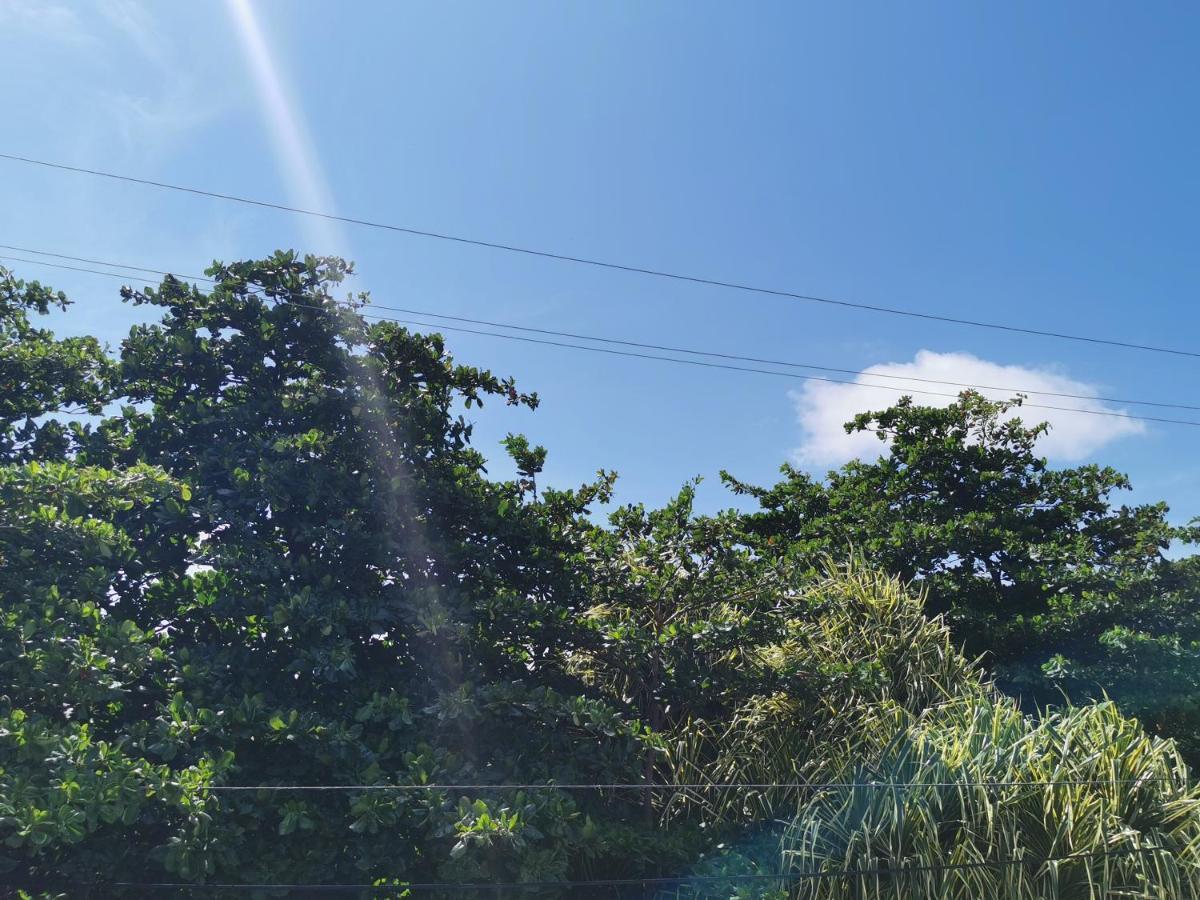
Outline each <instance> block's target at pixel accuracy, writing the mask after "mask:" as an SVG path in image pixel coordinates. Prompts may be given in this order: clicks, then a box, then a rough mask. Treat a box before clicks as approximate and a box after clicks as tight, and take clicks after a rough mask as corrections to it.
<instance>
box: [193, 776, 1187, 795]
mask: <svg viewBox="0 0 1200 900" xmlns="http://www.w3.org/2000/svg"><path fill="white" fill-rule="evenodd" d="M1168 780H1169V779H1166V778H1126V779H1120V778H1081V779H1064V780H1062V781H930V782H920V783H917V782H911V783H910V782H894V781H824V782H821V781H795V782H762V783H754V782H697V783H693V784H651V783H647V782H632V783H622V782H618V783H611V784H606V783H604V782H595V783H592V782H573V783H572V782H564V783H562V784H554V783H549V782H531V783H526V784H221V785H208V786H206V787H204V788H202V790H206V791H314V792H321V791H399V792H402V793H403V792H419V791H531V790H560V791H585V790H600V791H672V790H675V791H682V790H689V791H690V790H810V791H813V790H858V789H869V790H896V789H902V788H939V789H940V788H966V787H987V788H1008V787H1036V788H1044V787H1083V786H1096V785H1131V784H1134V785H1137V784H1159V783H1161V782H1164V781H1168Z"/></svg>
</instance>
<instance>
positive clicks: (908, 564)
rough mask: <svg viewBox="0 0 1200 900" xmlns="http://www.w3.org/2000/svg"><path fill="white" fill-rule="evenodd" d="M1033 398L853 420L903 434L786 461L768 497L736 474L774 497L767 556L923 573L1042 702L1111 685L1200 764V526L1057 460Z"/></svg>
mask: <svg viewBox="0 0 1200 900" xmlns="http://www.w3.org/2000/svg"><path fill="white" fill-rule="evenodd" d="M1019 402H1020V401H1019V400H1018V401H1016V402H1012V403H994V402H991V401H988V400H986V399H985V398H983V397H981V396H980V395H978V394H976V393H972V392H964V393H963V394H962V395H961V397H960V398H959V400H958V401H957V402H956V403H954V404H952V405H950V406H947V407H944V408H931V407H923V406H918V405H916V404H914V403H913V402H912V400H911V399H910V398H904V399H903V400H901V401H900V402H899V403H897V404H896V405H895V406H893V407H891V408H889V409H886V410H883V411H881V412H869V413H864V414H862V415H860V416H858V417H857V418H855V420H854V421H853V422H850V423H849V424H847V426H846V428H847V431H869V432H873V433H875V434H876V435H878V436H879V437H880V438H881V440H886V441H888V445H887V447H886V449H885V452H884V454H883V455H882V456H881V457H880V458H878V459H877V460H876V461H873V462H867V461H854V462H850V463H848V464H846V465H845V466H844V467H842V468H841V469H839V470H837V471H833V472H830V473H829V474H828V476H827V477H826V478H825V479H824V480H819V479H816V478H813V477H812V476H810V475H808V474H806V473H804V472H802V471H799V470H797V469H795V468H793V467H791V466H785V467H784V478H783V480H782V481H781V482H780V483H779V484H777V485H775V486H774V487H770V488H760V487H754V486H750V485H747V484H745V483H743V482H740V481H738V480H736V479H735V478H732V477H731V476H729V475H725V478H726V480H727V482H728V483H729V484H730V485H731V486H732V487H733V489H734V490H735V491H737V492H738V493H741V494H746V495H749V496H751V497H753V498H754V499H756V500H757V501H758V503H759V504H760V507H761V508H760V510H758V511H756V512H754V513H751V514H749V515H747V516H746V517H745V520H744V523H745V528H746V531H747V534H748V536H749V540H750V541H751V542H752V543H753V544H754V545H755V546H757V547H759V548H764V549H765V548H768V547H770V548H774V549H779V548H782V547H785V546H786V548H787V551H788V552H789V553H790V554H792V555H793V556H795V557H797V558H799V559H801V560H804V559H809V560H811V559H815V558H816V557H817V556H818V555H820V554H824V553H833V554H835V555H839V556H840V555H844V554H845V553H846V552H848V551H850V550H851V549H853V550H854V552H857V553H860V554H862V556H863V557H864V558H865V559H866V560H867V561H868V562H870V563H871V564H873V565H877V566H879V567H881V568H883V569H884V570H885V571H888V572H891V573H894V574H896V575H898V576H899V577H901V578H903V579H905V580H910V579H916V580H917V581H918V583H919V585H920V587H921V589H922V590H923V591H924V592H925V596H926V608H927V610H928V611H929V612H930V613H935V614H945V615H946V617H947V621H948V622H949V624H950V626H951V628H952V631H953V634H954V636H955V638H956V639H957V640H958V641H959V642H961V644H962V645H963V646H964V647H965V650H966V652H967V653H968V654H969V655H971V656H976V655H978V656H982V657H983V660H984V662H985V665H987V667H988V668H989V669H990V670H991V671H992V672H993V673H994V676H995V677H996V679H997V682H998V683H999V685H1000V686H1001V687H1002V688H1004V689H1005V690H1006V691H1009V692H1011V693H1013V694H1016V695H1018V696H1020V697H1021V698H1022V699H1023V701H1024V702H1025V703H1026V704H1027V705H1030V706H1032V705H1034V704H1049V703H1055V702H1061V701H1062V699H1063V692H1064V691H1065V692H1066V694H1067V696H1069V697H1070V698H1071V699H1072V700H1074V701H1076V702H1085V701H1087V700H1089V699H1094V698H1096V697H1098V696H1100V694H1101V693H1102V692H1107V693H1108V694H1109V695H1110V696H1112V697H1113V698H1114V699H1115V700H1117V701H1118V702H1119V703H1120V705H1121V708H1122V709H1123V710H1124V711H1125V712H1126V713H1128V714H1131V715H1137V716H1138V717H1140V718H1141V719H1142V721H1143V722H1144V723H1145V724H1146V726H1147V727H1149V728H1150V729H1151V730H1152V731H1153V732H1154V733H1156V734H1161V735H1169V736H1171V737H1174V738H1176V739H1177V740H1179V741H1180V742H1181V744H1182V745H1183V746H1184V747H1185V748H1186V749H1187V750H1188V752H1189V754H1190V755H1191V756H1192V758H1193V759H1194V760H1198V759H1200V707H1198V704H1200V643H1198V642H1200V567H1198V566H1197V560H1196V558H1195V557H1190V558H1187V559H1183V560H1175V559H1172V558H1170V557H1169V556H1168V555H1167V551H1168V549H1169V548H1170V547H1172V546H1177V545H1183V544H1187V543H1193V542H1195V541H1197V539H1198V538H1200V528H1197V527H1195V526H1190V527H1180V526H1175V525H1172V524H1171V523H1170V522H1169V521H1168V519H1167V513H1168V509H1167V506H1166V504H1164V503H1157V504H1145V505H1138V506H1128V505H1118V504H1117V502H1116V498H1115V494H1116V492H1118V491H1120V490H1124V489H1127V488H1128V487H1129V481H1128V479H1127V478H1126V477H1125V476H1124V475H1122V474H1121V473H1119V472H1117V471H1115V470H1113V469H1111V468H1107V467H1100V466H1095V465H1085V466H1079V467H1076V468H1066V469H1055V468H1052V467H1050V466H1049V465H1048V464H1047V462H1046V460H1045V459H1043V458H1042V457H1041V456H1039V454H1038V453H1037V450H1036V446H1035V445H1036V441H1037V439H1038V438H1039V437H1040V436H1041V435H1042V434H1043V433H1044V432H1045V431H1046V429H1047V427H1048V426H1047V425H1045V424H1039V425H1034V426H1028V425H1025V424H1024V423H1023V422H1022V421H1021V420H1020V419H1019V418H1016V417H1015V414H1016V413H1017V412H1018V411H1019Z"/></svg>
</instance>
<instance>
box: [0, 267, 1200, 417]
mask: <svg viewBox="0 0 1200 900" xmlns="http://www.w3.org/2000/svg"><path fill="white" fill-rule="evenodd" d="M0 249H6V250H16V251H20V252H22V253H34V254H38V255H42V256H50V257H54V258H56V259H68V260H73V261H75V262H81V263H90V264H94V265H103V266H111V267H115V268H121V269H130V270H133V271H137V272H145V273H150V274H155V275H161V276H168V275H170V276H172V277H176V278H181V279H184V280H188V281H200V282H205V283H208V284H216V283H217V281H216V279H213V278H210V277H208V276H204V275H179V274H175V273H171V272H168V271H166V270H163V269H151V268H147V267H145V266H134V265H128V264H126V263H119V262H112V261H109V260H98V259H91V258H88V257H82V256H71V255H69V254H65V253H54V252H51V251H48V250H36V249H33V248H29V247H18V246H15V245H12V244H0ZM0 259H3V260H10V261H15V262H25V263H32V264H33V265H42V266H51V267H54V268H61V269H67V270H70V271H76V272H87V273H90V274H93V275H104V276H108V277H111V278H121V279H125V278H128V277H129V276H128V275H125V274H122V273H118V272H105V271H99V270H97V269H91V268H84V267H80V266H71V265H65V264H62V263H52V262H46V261H45V260H38V259H28V258H22V257H16V256H3V255H0ZM368 309H382V310H388V311H393V312H400V313H406V314H411V315H421V316H429V317H431V318H436V319H444V320H447V321H452V322H467V323H470V324H474V325H484V326H490V327H493V328H507V329H511V330H514V331H522V332H526V333H531V334H543V335H552V336H556V337H565V338H574V339H577V340H586V341H594V342H597V343H603V344H610V345H617V346H624V347H636V348H641V349H647V350H660V351H664V352H669V353H686V354H689V355H692V356H706V357H712V358H716V359H726V360H736V361H741V362H752V363H762V364H765V365H775V366H786V367H789V368H796V369H807V370H810V371H819V372H833V373H837V374H844V375H852V376H855V377H856V378H876V379H888V380H892V381H902V382H918V383H923V384H935V385H944V386H948V387H958V388H966V389H970V390H978V391H1003V392H1007V393H1010V394H1026V395H1036V396H1043V397H1061V398H1065V399H1073V400H1089V401H1093V402H1103V403H1127V404H1130V405H1137V406H1153V407H1159V408H1163V409H1185V410H1200V406H1197V405H1193V404H1186V403H1169V402H1166V401H1160V400H1137V399H1129V398H1120V397H1104V396H1096V395H1092V394H1074V393H1067V392H1062V391H1044V390H1037V389H1033V388H1018V387H1004V386H998V385H987V384H973V383H970V382H961V381H946V380H942V379H936V378H923V377H919V376H909V375H891V374H886V373H880V372H868V371H865V370H858V369H845V368H837V367H833V366H821V365H816V364H813V363H800V362H793V361H787V360H777V359H769V358H764V357H757V356H744V355H739V354H733V353H725V352H720V351H711V350H696V349H693V348H687V347H674V346H671V345H666V344H653V343H645V342H641V341H631V340H627V339H623V338H609V337H600V336H597V335H589V334H580V333H576V332H569V331H556V330H553V329H549V328H536V327H532V326H528V325H516V324H513V323H510V322H495V321H490V320H487V319H473V318H469V317H466V316H455V315H449V314H447V313H439V312H433V311H431V310H421V309H412V308H409V307H402V306H388V305H385V304H377V303H371V304H370V305H369V307H368ZM364 315H367V317H369V318H377V319H381V320H384V321H399V322H404V323H405V324H416V325H421V326H422V327H429V328H443V329H446V330H449V331H463V332H466V333H471V334H480V335H487V336H492V337H509V338H512V339H514V340H515V339H517V338H516V336H514V335H502V334H496V333H494V332H485V331H477V330H474V329H467V328H456V327H455V326H452V325H446V324H443V323H440V322H439V323H436V324H435V323H428V322H418V321H416V320H410V319H393V318H392V317H388V316H373V315H371V314H370V313H364ZM535 343H546V344H549V345H551V346H560V347H569V348H576V347H577V345H574V344H564V343H561V342H558V341H543V342H535ZM583 349H593V350H597V349H599V348H583ZM621 355H631V356H637V357H639V358H647V359H668V358H667V357H660V356H648V355H643V354H621ZM671 361H676V362H682V363H687V362H692V361H690V360H671ZM728 368H731V369H734V370H736V371H750V372H760V373H766V374H774V375H780V376H785V377H786V376H788V375H789V373H784V372H773V371H770V370H763V369H754V368H746V367H742V366H730V367H728ZM793 377H796V376H793ZM813 378H814V380H819V381H832V382H833V383H835V384H855V385H859V386H862V387H880V388H884V389H888V390H897V388H895V387H894V386H892V385H884V384H873V383H867V382H858V381H856V382H847V381H844V380H842V379H825V378H817V377H816V376H813ZM905 392H906V393H922V394H928V395H930V396H954V395H951V394H944V393H937V392H931V391H921V390H917V389H907V388H906V389H905ZM1026 405H1027V406H1030V407H1034V408H1041V407H1037V406H1036V405H1035V404H1026ZM1045 408H1049V409H1064V410H1069V411H1072V412H1081V413H1086V414H1089V415H1092V414H1103V415H1115V414H1116V413H1113V412H1112V411H1107V410H1085V409H1077V408H1074V407H1054V406H1051V407H1045ZM1147 418H1151V419H1152V417H1147ZM1152 420H1153V419H1152ZM1164 421H1170V422H1177V421H1180V420H1173V419H1168V420H1164Z"/></svg>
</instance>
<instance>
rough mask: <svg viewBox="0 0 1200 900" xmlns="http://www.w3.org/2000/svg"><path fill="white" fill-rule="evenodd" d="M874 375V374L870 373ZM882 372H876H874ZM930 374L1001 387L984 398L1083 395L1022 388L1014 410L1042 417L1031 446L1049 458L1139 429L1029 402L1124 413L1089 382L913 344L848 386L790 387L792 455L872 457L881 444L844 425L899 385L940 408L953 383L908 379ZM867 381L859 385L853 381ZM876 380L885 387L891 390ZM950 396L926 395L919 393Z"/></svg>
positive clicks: (815, 460)
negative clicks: (1043, 429) (912, 352)
mask: <svg viewBox="0 0 1200 900" xmlns="http://www.w3.org/2000/svg"><path fill="white" fill-rule="evenodd" d="M872 375H873V376H876V377H874V378H872V377H870V376H872ZM884 375H886V376H890V377H888V378H880V377H879V376H884ZM922 378H926V379H935V380H938V381H952V382H957V383H958V384H963V385H980V386H984V387H993V388H1004V390H981V391H980V393H982V394H983V395H984V396H986V397H988V398H989V399H992V400H1006V399H1011V398H1012V396H1013V395H1014V394H1015V393H1016V392H1017V390H1022V389H1023V390H1025V391H1030V392H1032V391H1049V392H1053V393H1059V394H1078V395H1080V396H1082V397H1084V398H1086V399H1074V398H1069V397H1047V396H1040V395H1037V394H1032V393H1031V394H1030V396H1029V397H1028V399H1027V400H1026V404H1025V406H1024V407H1023V408H1022V409H1021V410H1019V411H1017V412H1015V413H1014V415H1019V416H1020V417H1021V419H1022V420H1023V421H1024V422H1026V423H1029V424H1033V423H1036V422H1043V421H1045V422H1049V423H1050V426H1051V427H1050V432H1049V434H1047V435H1045V436H1044V437H1043V438H1042V439H1041V441H1040V443H1039V445H1038V446H1039V449H1040V450H1041V452H1043V453H1045V454H1046V455H1047V456H1049V457H1053V458H1057V459H1062V460H1066V461H1074V460H1079V459H1082V458H1084V457H1086V456H1088V455H1089V454H1091V453H1092V452H1094V451H1095V450H1097V449H1099V448H1100V447H1103V446H1104V445H1105V444H1107V443H1109V442H1110V441H1114V440H1116V439H1117V438H1121V437H1125V436H1126V435H1133V434H1141V433H1143V432H1144V431H1145V425H1144V423H1142V422H1139V421H1136V420H1133V419H1123V418H1118V417H1114V416H1097V415H1089V414H1088V413H1086V412H1084V413H1081V412H1067V411H1063V410H1057V409H1038V408H1030V404H1033V405H1034V406H1035V407H1036V406H1037V405H1038V404H1046V405H1049V406H1057V407H1070V408H1073V409H1081V410H1093V411H1108V412H1123V413H1124V412H1128V410H1126V409H1122V408H1119V407H1114V406H1111V405H1109V404H1106V403H1104V402H1103V401H1101V400H1097V399H1095V398H1096V395H1097V393H1098V389H1097V387H1096V386H1095V385H1092V384H1088V383H1086V382H1082V381H1076V380H1075V379H1072V378H1067V377H1066V376H1064V375H1059V374H1057V373H1055V372H1052V371H1048V370H1045V369H1033V368H1026V367H1025V366H1005V365H1000V364H998V363H993V362H988V361H987V360H985V359H980V358H979V357H977V356H972V355H970V354H969V353H935V352H933V351H931V350H921V351H919V352H918V353H917V355H916V357H915V358H914V360H913V361H912V362H909V363H881V364H879V365H876V366H871V367H870V368H867V369H864V370H863V374H861V375H859V376H858V377H857V378H856V379H855V384H832V383H829V382H821V381H809V382H806V383H805V385H804V387H803V388H801V389H800V390H797V391H793V392H791V395H790V396H791V398H792V401H793V402H794V403H795V405H796V414H797V416H798V418H799V422H800V428H801V431H802V433H803V443H802V444H801V445H800V446H799V447H798V448H797V449H796V450H795V451H794V456H795V457H796V461H797V462H798V463H800V464H801V465H804V466H814V467H815V466H829V465H837V464H839V463H843V462H846V461H847V460H849V459H853V458H856V457H857V458H874V457H875V456H878V455H879V454H880V453H881V452H882V451H883V449H884V445H883V443H882V442H881V441H880V440H879V438H878V437H876V436H875V434H873V433H871V432H865V433H863V432H856V433H853V434H846V431H845V429H844V427H843V426H844V424H845V423H846V422H848V421H850V420H851V419H852V418H854V416H855V415H857V414H858V413H860V412H865V411H867V410H880V409H885V408H887V407H888V406H891V405H893V404H894V403H895V402H896V400H897V399H898V398H899V397H900V396H901V393H900V391H897V390H895V388H900V389H901V390H903V391H905V392H911V393H912V396H913V400H914V402H916V403H919V404H921V405H924V406H948V405H949V404H950V403H952V402H953V401H954V397H955V396H956V395H957V393H958V391H959V390H962V388H960V387H956V386H950V385H942V384H928V383H925V382H922V381H914V380H910V379H922ZM860 385H867V386H860ZM877 385H887V386H888V387H890V388H893V390H888V389H887V388H886V387H878V386H877ZM922 392H932V393H933V394H948V395H951V396H930V395H929V394H927V393H922Z"/></svg>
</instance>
